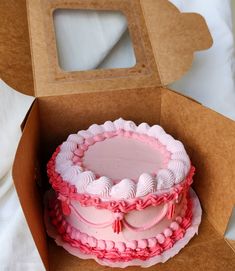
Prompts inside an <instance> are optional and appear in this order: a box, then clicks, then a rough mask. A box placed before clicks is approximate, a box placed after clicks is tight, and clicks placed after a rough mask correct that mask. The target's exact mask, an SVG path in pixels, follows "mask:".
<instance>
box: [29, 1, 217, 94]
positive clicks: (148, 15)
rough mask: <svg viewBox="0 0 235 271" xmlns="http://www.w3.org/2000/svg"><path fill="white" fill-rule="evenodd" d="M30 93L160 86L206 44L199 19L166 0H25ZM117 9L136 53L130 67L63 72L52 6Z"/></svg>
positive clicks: (208, 42)
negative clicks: (30, 68) (30, 59)
mask: <svg viewBox="0 0 235 271" xmlns="http://www.w3.org/2000/svg"><path fill="white" fill-rule="evenodd" d="M27 7H28V22H29V31H30V42H31V54H32V62H33V72H34V84H35V85H34V86H35V88H34V89H35V96H38V97H40V96H51V95H62V94H71V93H78V92H89V91H101V90H103V91H104V90H116V89H128V88H129V89H131V88H137V87H151V86H164V85H166V84H169V83H172V82H174V81H175V80H176V79H178V78H180V77H181V76H182V75H183V74H184V73H185V72H186V71H187V70H188V69H189V68H190V66H191V64H192V61H193V53H194V52H195V51H197V50H202V49H206V48H209V47H210V46H211V44H212V38H211V35H210V33H209V30H208V28H207V25H206V23H205V21H204V19H203V18H202V17H201V16H200V15H198V14H193V13H188V14H186V13H180V12H179V10H178V9H177V8H176V7H175V6H174V5H172V4H171V3H170V2H168V1H166V0H138V1H137V0H116V1H112V0H87V1H82V0H68V1H64V0H52V1H48V0H41V1H38V0H30V1H27ZM59 8H60V9H90V10H119V11H121V12H123V13H124V14H125V16H126V17H127V21H128V28H129V32H130V36H131V39H132V42H133V47H134V51H135V55H136V62H137V63H136V65H135V66H134V67H133V68H123V69H107V70H103V69H101V70H90V71H78V72H65V71H63V70H61V68H60V67H59V65H58V57H57V49H56V41H55V31H54V25H53V12H54V11H55V10H56V9H59Z"/></svg>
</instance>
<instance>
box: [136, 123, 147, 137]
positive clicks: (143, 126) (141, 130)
mask: <svg viewBox="0 0 235 271" xmlns="http://www.w3.org/2000/svg"><path fill="white" fill-rule="evenodd" d="M149 128H150V127H149V125H148V124H147V123H145V122H143V123H141V124H140V125H139V126H138V127H137V129H136V132H137V133H140V134H147V133H148V130H149Z"/></svg>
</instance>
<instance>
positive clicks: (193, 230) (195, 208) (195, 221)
mask: <svg viewBox="0 0 235 271" xmlns="http://www.w3.org/2000/svg"><path fill="white" fill-rule="evenodd" d="M51 197H52V194H51V192H48V193H47V194H46V196H45V203H46V204H45V206H47V202H48V200H49V199H50V198H51ZM190 198H191V202H192V213H193V218H192V222H191V226H190V227H189V228H188V229H187V230H186V232H185V235H184V237H183V238H181V239H180V240H178V241H177V242H176V243H175V244H174V246H173V247H172V248H170V249H168V250H166V251H164V252H163V253H162V254H161V255H157V256H153V257H151V258H149V259H147V260H144V261H143V260H140V259H134V260H130V261H126V262H113V261H109V260H106V259H98V258H97V257H96V256H95V255H91V254H85V253H83V252H81V251H79V249H78V248H74V247H72V246H71V245H70V244H68V243H67V242H64V241H63V240H62V238H61V236H60V235H59V234H58V233H57V231H56V229H55V227H54V226H53V225H51V223H50V219H49V214H48V211H47V208H45V209H46V210H45V213H44V214H45V217H44V219H45V224H46V230H47V233H48V235H49V236H50V237H52V238H53V239H54V240H55V242H56V244H57V245H58V246H62V247H63V248H64V249H65V250H67V251H68V252H69V253H70V254H72V255H74V256H76V257H79V258H80V259H94V260H95V261H96V262H97V263H99V264H101V265H105V266H110V267H119V268H125V267H128V266H141V267H145V268H147V267H150V266H152V265H155V264H157V263H164V262H166V261H167V260H168V259H170V258H171V257H173V256H175V255H176V254H178V253H179V251H180V250H181V249H182V248H183V247H185V246H186V245H187V243H188V242H189V241H190V239H192V237H193V236H194V235H195V234H197V232H198V228H199V225H200V223H201V216H202V210H201V206H200V202H199V199H198V197H197V195H196V193H195V192H194V191H193V190H192V189H190Z"/></svg>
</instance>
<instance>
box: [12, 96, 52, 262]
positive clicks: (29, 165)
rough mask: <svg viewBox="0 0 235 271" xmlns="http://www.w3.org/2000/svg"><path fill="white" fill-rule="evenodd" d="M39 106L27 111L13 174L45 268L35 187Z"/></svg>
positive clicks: (43, 245) (43, 235) (38, 197)
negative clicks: (27, 114)
mask: <svg viewBox="0 0 235 271" xmlns="http://www.w3.org/2000/svg"><path fill="white" fill-rule="evenodd" d="M38 118H39V116H38V104H37V101H35V102H34V104H33V106H32V109H31V110H30V113H29V116H28V119H27V122H26V125H25V127H24V131H23V135H22V137H21V140H20V143H19V146H18V148H17V152H16V156H15V160H14V165H13V170H12V175H13V180H14V184H15V188H16V191H17V194H18V197H19V200H20V203H21V206H22V209H23V212H24V215H25V218H26V221H27V223H28V225H29V228H30V231H31V233H32V236H33V239H34V242H35V244H36V246H37V249H38V251H39V253H40V256H41V258H42V261H43V263H44V265H45V266H46V267H48V253H47V241H46V232H45V227H44V222H43V212H42V200H41V198H42V197H41V196H40V194H39V189H38V186H37V179H36V178H37V176H36V169H37V166H38V165H37V159H38V157H37V156H38V148H39V134H40V132H39V119H38Z"/></svg>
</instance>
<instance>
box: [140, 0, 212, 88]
mask: <svg viewBox="0 0 235 271" xmlns="http://www.w3.org/2000/svg"><path fill="white" fill-rule="evenodd" d="M140 2H141V6H142V8H143V12H144V17H145V20H146V24H147V29H148V32H149V36H150V40H151V43H152V48H153V52H154V56H155V60H156V63H157V66H158V71H159V74H160V80H161V83H162V85H167V84H170V83H172V82H174V81H176V80H177V79H179V78H180V77H182V75H183V74H184V73H185V72H187V71H188V70H189V68H190V66H191V65H192V62H193V53H194V52H195V51H199V50H203V49H207V48H209V47H210V46H211V45H212V38H211V36H210V34H209V30H208V27H207V25H206V22H205V20H204V18H203V17H202V16H200V15H199V14H195V13H194V14H193V13H180V12H179V10H178V9H177V8H176V7H175V6H174V5H171V4H170V3H169V2H168V1H165V0H158V1H156V0H140Z"/></svg>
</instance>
